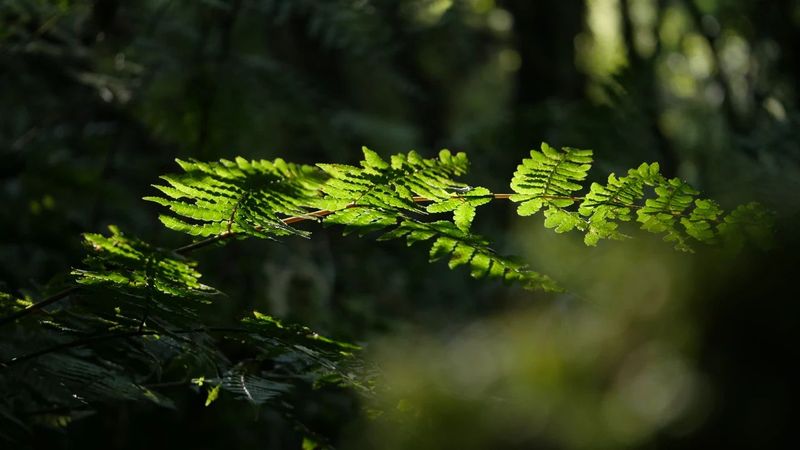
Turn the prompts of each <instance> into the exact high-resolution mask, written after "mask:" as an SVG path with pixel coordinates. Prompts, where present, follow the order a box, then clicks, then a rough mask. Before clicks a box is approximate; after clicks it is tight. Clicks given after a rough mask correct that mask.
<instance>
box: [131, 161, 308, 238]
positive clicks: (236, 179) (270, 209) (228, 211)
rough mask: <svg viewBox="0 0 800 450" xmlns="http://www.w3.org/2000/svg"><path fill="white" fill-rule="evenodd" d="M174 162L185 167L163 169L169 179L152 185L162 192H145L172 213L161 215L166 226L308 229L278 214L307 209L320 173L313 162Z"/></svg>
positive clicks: (223, 230) (257, 231)
mask: <svg viewBox="0 0 800 450" xmlns="http://www.w3.org/2000/svg"><path fill="white" fill-rule="evenodd" d="M177 162H178V164H179V165H180V166H181V168H182V169H183V170H184V173H182V174H175V175H164V176H162V177H161V179H163V180H164V181H166V182H167V184H166V185H154V187H155V188H156V189H158V190H159V191H161V193H162V194H163V196H150V197H145V200H148V201H152V202H154V203H158V204H160V205H162V206H165V207H167V208H169V210H170V211H171V212H172V213H173V214H172V215H162V216H161V217H160V219H161V221H162V223H164V225H165V226H167V227H168V228H170V229H173V230H176V231H180V232H183V233H188V234H191V235H193V236H199V237H207V236H219V235H222V234H228V233H236V234H242V235H249V236H255V237H260V238H272V237H274V236H285V235H301V236H305V235H307V233H304V232H302V231H300V230H297V229H295V228H293V227H290V226H287V225H286V224H284V222H283V221H282V218H284V217H287V216H301V215H303V214H305V213H307V212H308V210H307V209H306V208H305V206H308V205H309V204H311V203H313V201H312V199H314V198H316V197H317V190H318V189H319V187H320V185H321V183H322V182H323V179H324V177H323V176H322V174H321V173H320V172H319V171H318V170H317V169H315V168H314V167H312V166H303V165H296V164H291V163H287V162H285V161H284V160H282V159H276V160H275V161H266V160H260V161H256V160H254V161H248V160H246V159H244V158H240V157H237V158H236V159H235V160H234V161H229V160H225V159H222V160H220V161H219V162H210V163H205V162H199V161H182V160H177Z"/></svg>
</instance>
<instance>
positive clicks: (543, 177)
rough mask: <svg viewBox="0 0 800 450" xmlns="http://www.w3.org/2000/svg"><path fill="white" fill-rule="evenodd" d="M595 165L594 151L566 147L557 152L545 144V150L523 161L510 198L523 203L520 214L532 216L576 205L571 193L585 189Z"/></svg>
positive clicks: (518, 211) (535, 152)
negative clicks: (541, 211) (544, 208)
mask: <svg viewBox="0 0 800 450" xmlns="http://www.w3.org/2000/svg"><path fill="white" fill-rule="evenodd" d="M591 163H592V151H591V150H578V149H574V148H563V149H561V150H556V149H554V148H552V147H550V146H549V145H547V144H546V143H542V150H541V151H536V150H531V157H530V158H526V159H523V160H522V164H520V165H519V166H517V170H516V172H514V177H513V178H512V180H511V189H512V190H513V191H514V192H515V193H516V194H514V195H512V196H511V200H512V201H514V202H521V203H520V205H519V207H518V208H517V213H518V214H519V215H521V216H529V215H532V214H535V213H537V212H538V211H539V210H540V209H542V207H544V206H545V205H548V206H550V207H555V208H565V207H567V206H570V205H572V204H573V203H575V199H574V198H573V197H572V193H573V192H575V191H579V190H580V189H581V188H582V186H581V185H580V184H578V183H576V182H577V181H582V180H584V179H585V178H586V175H587V172H588V170H589V168H590V167H591Z"/></svg>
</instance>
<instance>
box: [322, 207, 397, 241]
mask: <svg viewBox="0 0 800 450" xmlns="http://www.w3.org/2000/svg"><path fill="white" fill-rule="evenodd" d="M397 219H398V215H397V213H391V212H387V211H384V210H382V209H379V208H374V207H373V208H369V207H363V206H361V207H359V206H355V207H352V208H345V209H342V210H339V211H336V212H334V213H333V214H331V215H329V216H327V217H326V218H325V224H335V225H343V226H344V231H343V233H344V234H345V235H347V234H350V233H356V234H358V235H359V236H363V235H365V234H368V233H370V232H373V231H377V230H381V229H383V228H386V227H389V226H392V225H395V224H396V223H397Z"/></svg>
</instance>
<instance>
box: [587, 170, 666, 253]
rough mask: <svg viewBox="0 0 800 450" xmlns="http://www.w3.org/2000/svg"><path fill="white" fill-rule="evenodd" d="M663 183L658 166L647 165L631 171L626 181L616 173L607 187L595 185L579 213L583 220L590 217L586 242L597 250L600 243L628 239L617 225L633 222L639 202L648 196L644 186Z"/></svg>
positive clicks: (609, 177) (611, 176)
mask: <svg viewBox="0 0 800 450" xmlns="http://www.w3.org/2000/svg"><path fill="white" fill-rule="evenodd" d="M662 179H663V178H662V177H661V175H660V173H659V166H658V163H652V164H647V163H643V164H642V165H640V166H639V167H638V168H636V169H630V170H629V171H628V175H627V176H625V177H619V178H617V176H616V175H615V174H613V173H612V174H611V175H609V176H608V183H607V184H606V185H605V186H603V185H601V184H599V183H592V185H591V188H590V189H589V193H588V194H586V198H585V199H584V201H583V202H582V203H581V205H580V207H579V209H578V212H579V213H580V214H581V215H582V216H585V217H588V224H587V228H586V236H585V237H584V242H585V243H586V244H587V245H590V246H594V245H597V242H598V241H599V240H600V239H622V238H623V237H625V235H623V234H621V233H620V232H619V231H618V224H617V223H616V222H617V221H619V222H629V221H631V220H632V217H633V211H634V209H635V208H637V204H636V202H637V201H640V200H641V198H642V197H643V196H644V186H645V185H654V184H658V183H659V182H660V181H661V180H662Z"/></svg>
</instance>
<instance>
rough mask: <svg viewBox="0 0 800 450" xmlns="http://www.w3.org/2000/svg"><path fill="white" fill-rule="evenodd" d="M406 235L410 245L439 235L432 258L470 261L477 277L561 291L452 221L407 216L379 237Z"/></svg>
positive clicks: (459, 263)
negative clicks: (426, 219) (411, 218)
mask: <svg viewBox="0 0 800 450" xmlns="http://www.w3.org/2000/svg"><path fill="white" fill-rule="evenodd" d="M402 238H405V239H406V241H407V243H408V245H409V246H410V245H412V244H414V243H416V242H420V241H425V240H428V239H432V238H435V239H434V241H433V245H432V246H431V251H430V259H431V261H432V262H433V261H437V260H440V259H445V258H447V259H448V266H449V267H450V268H451V269H454V268H456V267H458V266H462V265H466V266H467V267H469V269H470V274H471V275H472V276H473V277H474V278H483V277H491V278H498V279H501V280H504V281H507V282H516V283H520V284H521V285H522V286H523V287H525V288H526V289H541V290H545V291H558V290H560V288H559V287H558V285H557V284H556V283H555V282H554V281H553V280H552V279H551V278H550V277H547V276H546V275H542V274H540V273H538V272H534V271H532V270H529V269H528V268H527V266H525V265H524V264H520V263H517V262H514V261H512V260H510V259H508V258H505V257H503V256H500V255H498V254H497V253H495V252H494V250H492V249H491V248H490V247H489V243H488V241H486V240H485V239H484V238H482V237H480V236H477V235H474V234H468V233H465V232H464V231H463V230H461V229H460V228H459V227H457V226H456V225H455V224H454V223H452V222H448V221H443V220H442V221H436V222H418V221H415V220H409V219H407V220H404V221H403V222H401V223H400V225H398V226H397V227H396V228H395V229H393V230H391V231H389V232H387V233H385V234H384V235H382V236H381V237H380V238H378V240H389V239H402Z"/></svg>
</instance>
